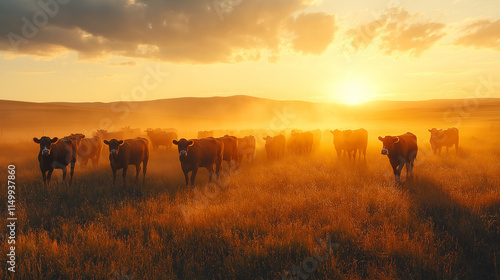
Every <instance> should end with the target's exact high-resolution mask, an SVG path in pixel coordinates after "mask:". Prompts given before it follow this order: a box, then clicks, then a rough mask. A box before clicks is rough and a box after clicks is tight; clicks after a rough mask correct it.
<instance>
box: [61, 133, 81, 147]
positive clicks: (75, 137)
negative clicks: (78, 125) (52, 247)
mask: <svg viewBox="0 0 500 280" xmlns="http://www.w3.org/2000/svg"><path fill="white" fill-rule="evenodd" d="M64 138H69V139H71V140H73V141H75V142H76V146H77V147H78V145H80V142H81V141H82V139H84V138H85V135H84V134H81V133H71V134H70V135H69V136H65V137H64Z"/></svg>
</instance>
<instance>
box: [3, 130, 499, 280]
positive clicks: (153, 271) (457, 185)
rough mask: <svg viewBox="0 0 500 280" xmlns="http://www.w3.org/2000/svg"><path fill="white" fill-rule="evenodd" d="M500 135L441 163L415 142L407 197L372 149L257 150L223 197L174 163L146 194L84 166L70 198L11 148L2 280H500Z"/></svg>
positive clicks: (221, 186) (153, 170)
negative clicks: (276, 155) (272, 153)
mask: <svg viewBox="0 0 500 280" xmlns="http://www.w3.org/2000/svg"><path fill="white" fill-rule="evenodd" d="M498 136H499V135H494V136H491V137H487V138H485V137H477V136H472V135H471V136H466V137H463V138H462V139H461V140H462V141H461V147H462V148H461V150H460V153H459V154H455V152H454V150H453V151H450V153H449V155H444V156H440V157H436V156H434V155H432V154H431V153H429V144H428V141H426V140H423V139H419V141H420V142H419V147H420V150H421V151H420V153H419V155H418V156H417V161H416V163H415V170H414V172H415V173H414V174H415V178H414V180H412V181H411V182H410V181H409V182H405V183H404V184H402V185H394V184H393V180H394V178H393V175H392V171H391V169H390V165H389V162H388V160H387V158H386V157H385V156H382V155H380V148H381V144H380V143H379V142H376V141H371V142H370V146H369V148H368V155H367V161H366V163H365V162H356V163H352V162H348V161H346V160H342V159H337V157H336V155H334V152H333V144H330V145H327V146H325V147H323V148H322V150H321V151H316V153H314V154H312V155H309V156H286V157H285V158H284V159H281V160H277V161H268V160H266V159H265V154H264V152H263V151H262V149H259V150H258V152H257V158H256V161H255V162H254V163H253V164H251V165H247V164H246V163H245V164H243V166H242V167H241V169H240V170H239V171H237V172H234V173H232V174H231V175H228V174H227V173H224V174H223V176H222V177H221V180H220V181H219V183H217V184H207V178H208V172H206V171H201V172H199V173H198V177H197V187H195V188H191V187H185V186H184V178H183V175H182V172H181V169H180V164H179V161H178V158H177V155H176V153H175V152H173V151H172V152H167V151H160V152H157V153H152V155H151V160H150V164H149V170H148V174H147V179H146V184H145V185H144V186H143V185H142V184H139V185H133V184H129V186H127V187H126V188H123V187H122V186H121V176H118V178H117V182H118V183H117V185H116V186H112V185H111V170H110V168H109V166H108V159H107V156H104V157H103V158H102V159H101V165H100V166H99V168H97V169H96V170H94V169H92V168H90V167H88V168H87V169H82V168H80V167H79V166H77V168H76V169H75V176H74V183H73V185H72V186H71V187H69V186H68V185H67V184H64V183H59V182H57V181H58V180H57V178H58V176H57V175H58V174H60V171H55V172H54V174H55V175H56V176H53V178H54V182H53V183H51V185H49V186H48V187H44V186H43V183H42V180H41V174H40V171H39V168H38V162H37V160H36V156H37V152H38V146H37V145H35V144H34V143H32V142H30V143H20V144H5V145H3V146H2V155H1V156H0V166H1V169H0V170H1V175H2V180H1V182H2V188H1V189H2V191H1V193H0V202H1V205H4V207H1V209H0V214H1V215H2V216H3V217H6V216H7V213H6V207H5V205H6V203H7V197H6V196H7V191H6V187H5V184H4V182H5V181H6V179H5V178H6V176H7V175H6V173H5V170H6V167H7V165H8V164H11V163H14V164H16V169H17V178H16V184H17V193H16V197H17V201H16V207H17V209H16V215H17V217H18V221H17V241H16V261H17V267H16V272H15V273H14V274H12V273H8V272H7V270H6V267H7V266H6V262H7V256H6V254H7V252H8V248H9V246H10V245H8V244H7V242H4V243H3V249H4V250H3V252H4V253H3V254H2V255H0V260H1V262H2V263H3V264H4V265H3V266H4V269H2V270H0V278H1V279H449V280H453V279H500V268H499V258H500V256H498V254H499V253H500V161H499V159H500V146H498V140H497V139H498ZM426 137H427V136H426ZM370 139H371V140H373V139H375V136H374V135H370ZM119 174H121V171H120V173H119ZM403 174H405V172H403ZM128 175H129V176H128V180H130V182H132V180H133V176H134V175H135V170H131V169H129V174H128ZM141 176H142V175H141ZM403 178H404V176H403ZM3 231H4V232H6V228H5V227H4V228H3ZM2 236H3V237H4V238H6V235H5V233H4V235H2ZM14 276H15V277H14ZM294 277H295V278H294Z"/></svg>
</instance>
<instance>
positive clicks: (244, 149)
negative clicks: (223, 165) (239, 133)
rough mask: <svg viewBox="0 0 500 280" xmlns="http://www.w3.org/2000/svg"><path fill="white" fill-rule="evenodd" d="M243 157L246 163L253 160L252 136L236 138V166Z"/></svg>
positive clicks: (253, 145)
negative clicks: (245, 158)
mask: <svg viewBox="0 0 500 280" xmlns="http://www.w3.org/2000/svg"><path fill="white" fill-rule="evenodd" d="M244 156H246V157H247V162H248V163H251V162H252V161H253V159H254V158H255V137H254V136H252V135H249V136H245V137H243V138H238V166H239V165H240V164H241V160H242V159H243V157H244Z"/></svg>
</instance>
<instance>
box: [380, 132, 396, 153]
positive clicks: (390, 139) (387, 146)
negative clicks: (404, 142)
mask: <svg viewBox="0 0 500 280" xmlns="http://www.w3.org/2000/svg"><path fill="white" fill-rule="evenodd" d="M378 140H380V141H381V142H382V143H383V144H384V146H383V147H382V152H381V154H383V155H391V154H392V153H393V152H394V144H396V143H399V137H397V136H386V137H384V138H382V137H381V136H379V137H378Z"/></svg>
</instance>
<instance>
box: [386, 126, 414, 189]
mask: <svg viewBox="0 0 500 280" xmlns="http://www.w3.org/2000/svg"><path fill="white" fill-rule="evenodd" d="M378 140H380V141H381V142H382V143H383V144H384V146H383V148H382V152H381V153H382V154H383V155H387V157H388V158H389V162H390V163H391V166H392V170H393V171H394V176H395V180H396V183H399V182H400V181H401V179H400V175H401V170H403V167H404V166H405V164H406V178H407V179H408V178H411V177H412V176H413V163H414V161H415V158H416V157H417V152H418V146H417V136H415V135H414V134H413V133H410V132H407V133H405V134H403V135H399V136H386V137H384V138H382V137H381V136H379V137H378Z"/></svg>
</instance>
